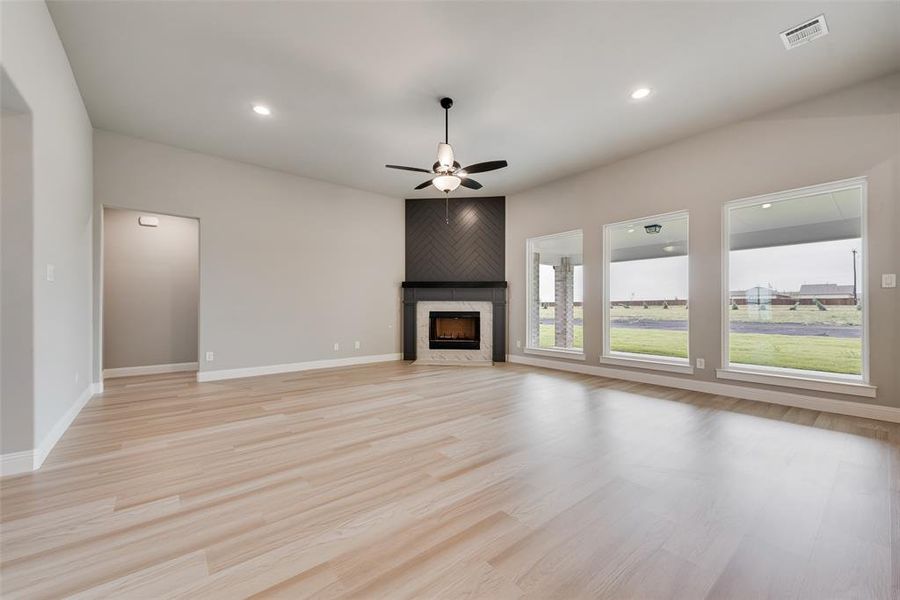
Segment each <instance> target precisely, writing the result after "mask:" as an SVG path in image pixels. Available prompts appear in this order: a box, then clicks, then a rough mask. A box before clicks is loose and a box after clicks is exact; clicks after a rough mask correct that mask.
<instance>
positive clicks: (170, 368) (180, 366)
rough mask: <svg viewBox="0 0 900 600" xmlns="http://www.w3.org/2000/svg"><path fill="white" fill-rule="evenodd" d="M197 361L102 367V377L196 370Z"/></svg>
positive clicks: (197, 366)
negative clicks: (113, 367) (111, 367)
mask: <svg viewBox="0 0 900 600" xmlns="http://www.w3.org/2000/svg"><path fill="white" fill-rule="evenodd" d="M199 366H200V365H199V363H196V362H186V363H169V364H165V365H144V366H142V367H118V368H115V369H103V377H104V378H107V377H109V378H112V377H130V376H132V375H158V374H159V373H180V372H182V371H196V370H197V369H198V368H199Z"/></svg>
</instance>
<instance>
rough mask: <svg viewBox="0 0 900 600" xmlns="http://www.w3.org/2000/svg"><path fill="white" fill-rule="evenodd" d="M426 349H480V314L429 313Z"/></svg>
mask: <svg viewBox="0 0 900 600" xmlns="http://www.w3.org/2000/svg"><path fill="white" fill-rule="evenodd" d="M428 348H429V349H431V350H478V349H479V348H481V314H480V313H479V312H478V311H446V310H442V311H430V312H429V313H428Z"/></svg>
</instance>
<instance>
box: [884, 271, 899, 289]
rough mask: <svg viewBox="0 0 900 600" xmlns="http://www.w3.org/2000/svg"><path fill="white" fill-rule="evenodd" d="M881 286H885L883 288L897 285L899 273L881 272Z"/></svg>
mask: <svg viewBox="0 0 900 600" xmlns="http://www.w3.org/2000/svg"><path fill="white" fill-rule="evenodd" d="M881 287H883V288H895V287H897V274H896V273H882V274H881Z"/></svg>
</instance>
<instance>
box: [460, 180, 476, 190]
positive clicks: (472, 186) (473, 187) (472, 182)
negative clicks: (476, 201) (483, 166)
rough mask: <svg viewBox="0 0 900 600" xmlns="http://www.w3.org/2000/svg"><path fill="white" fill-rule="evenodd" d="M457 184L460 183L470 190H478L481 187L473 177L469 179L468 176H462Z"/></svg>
mask: <svg viewBox="0 0 900 600" xmlns="http://www.w3.org/2000/svg"><path fill="white" fill-rule="evenodd" d="M459 185H461V186H463V187H467V188H469V189H470V190H480V189H481V188H482V185H481V184H480V183H478V182H477V181H475V180H474V179H469V178H468V177H464V178H463V179H462V180H461V181H460V182H459Z"/></svg>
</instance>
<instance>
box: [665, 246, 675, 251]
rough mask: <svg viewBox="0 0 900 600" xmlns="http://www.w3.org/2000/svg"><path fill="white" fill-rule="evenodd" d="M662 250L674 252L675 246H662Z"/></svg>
mask: <svg viewBox="0 0 900 600" xmlns="http://www.w3.org/2000/svg"><path fill="white" fill-rule="evenodd" d="M663 250H665V251H666V252H674V251H675V246H664V247H663Z"/></svg>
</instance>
